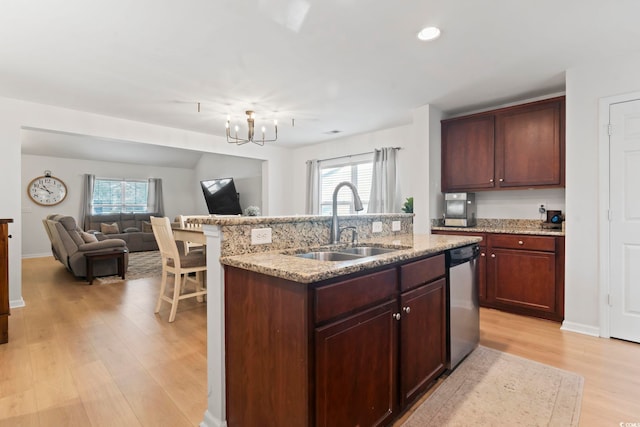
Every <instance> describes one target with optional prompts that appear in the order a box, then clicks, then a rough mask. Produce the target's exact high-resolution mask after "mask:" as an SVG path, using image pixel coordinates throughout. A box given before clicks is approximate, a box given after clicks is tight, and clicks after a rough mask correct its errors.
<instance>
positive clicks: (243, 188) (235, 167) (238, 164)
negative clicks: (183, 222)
mask: <svg viewBox="0 0 640 427" xmlns="http://www.w3.org/2000/svg"><path fill="white" fill-rule="evenodd" d="M195 175H196V181H195V183H194V185H193V187H194V191H196V192H197V193H198V199H197V201H196V210H195V211H194V213H195V214H207V213H208V210H207V204H206V203H205V200H204V196H203V194H202V188H200V181H202V180H204V179H215V178H233V181H234V184H235V186H236V191H237V192H238V193H239V194H240V206H241V207H242V210H243V211H244V209H246V208H247V207H248V206H258V207H260V210H261V212H264V208H263V206H262V161H261V160H254V159H245V158H243V157H236V156H226V155H220V154H211V153H207V154H204V155H203V156H202V157H201V158H200V161H199V162H198V165H197V166H196V170H195Z"/></svg>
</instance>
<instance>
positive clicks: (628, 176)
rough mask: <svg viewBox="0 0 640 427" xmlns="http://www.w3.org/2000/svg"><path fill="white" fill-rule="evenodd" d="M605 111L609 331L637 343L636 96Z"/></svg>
mask: <svg viewBox="0 0 640 427" xmlns="http://www.w3.org/2000/svg"><path fill="white" fill-rule="evenodd" d="M609 113H610V124H611V131H610V135H611V136H610V138H609V156H610V157H609V159H610V168H609V171H610V186H609V188H610V201H609V207H610V210H611V215H610V217H611V220H610V223H609V224H610V230H609V231H610V245H611V247H610V251H609V253H610V271H611V273H610V281H609V288H610V289H609V292H610V304H611V311H610V314H611V317H610V322H611V323H610V334H611V336H612V337H615V338H622V339H625V340H629V341H635V342H640V100H634V101H629V102H622V103H619V104H612V105H611V106H610V107H609Z"/></svg>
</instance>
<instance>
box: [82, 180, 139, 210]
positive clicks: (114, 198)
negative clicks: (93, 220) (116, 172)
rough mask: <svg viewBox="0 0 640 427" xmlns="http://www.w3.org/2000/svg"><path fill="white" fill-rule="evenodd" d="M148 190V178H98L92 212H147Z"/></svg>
mask: <svg viewBox="0 0 640 427" xmlns="http://www.w3.org/2000/svg"><path fill="white" fill-rule="evenodd" d="M148 192H149V183H148V181H146V180H127V179H108V178H96V181H95V184H94V186H93V200H92V203H91V210H92V213H93V214H107V213H119V212H147V199H148V198H147V195H148Z"/></svg>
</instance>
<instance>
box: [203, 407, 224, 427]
mask: <svg viewBox="0 0 640 427" xmlns="http://www.w3.org/2000/svg"><path fill="white" fill-rule="evenodd" d="M200 427H227V422H226V421H225V420H220V419H218V418H217V417H214V416H213V415H212V414H211V412H209V410H206V411H205V412H204V420H202V422H201V423H200Z"/></svg>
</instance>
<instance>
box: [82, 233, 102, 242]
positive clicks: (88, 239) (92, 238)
mask: <svg viewBox="0 0 640 427" xmlns="http://www.w3.org/2000/svg"><path fill="white" fill-rule="evenodd" d="M80 235H81V236H82V240H84V242H85V243H93V242H97V241H98V238H97V237H96V236H94V235H93V234H91V233H87V232H86V231H82V232H80Z"/></svg>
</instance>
